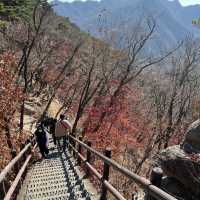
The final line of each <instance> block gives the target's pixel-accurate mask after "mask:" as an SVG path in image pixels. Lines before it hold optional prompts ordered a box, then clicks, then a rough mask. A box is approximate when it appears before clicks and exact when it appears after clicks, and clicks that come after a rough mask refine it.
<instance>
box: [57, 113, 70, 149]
mask: <svg viewBox="0 0 200 200" xmlns="http://www.w3.org/2000/svg"><path fill="white" fill-rule="evenodd" d="M71 131H72V125H71V123H70V122H69V121H68V120H67V119H65V115H63V114H61V115H60V119H59V120H58V121H57V122H56V127H55V138H56V141H58V147H59V148H60V141H61V140H63V151H65V150H66V146H67V135H68V134H69V133H70V132H71Z"/></svg>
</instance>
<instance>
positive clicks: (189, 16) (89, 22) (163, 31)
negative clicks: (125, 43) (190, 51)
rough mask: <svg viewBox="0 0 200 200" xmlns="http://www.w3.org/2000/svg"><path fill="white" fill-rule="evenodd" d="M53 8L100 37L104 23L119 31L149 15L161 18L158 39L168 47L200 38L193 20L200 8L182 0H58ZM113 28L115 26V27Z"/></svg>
mask: <svg viewBox="0 0 200 200" xmlns="http://www.w3.org/2000/svg"><path fill="white" fill-rule="evenodd" d="M52 4H53V5H55V6H54V10H55V12H56V13H57V14H59V15H61V16H65V17H69V18H70V20H71V21H73V22H74V23H76V24H77V25H78V26H79V27H80V28H81V29H82V30H83V31H86V32H90V33H91V34H92V35H94V36H97V37H99V34H98V28H99V27H98V26H101V25H102V23H103V22H102V21H103V20H104V22H105V23H110V24H109V25H110V28H111V29H113V30H115V29H119V24H123V23H124V24H125V23H126V24H127V26H130V27H131V26H132V25H133V23H134V22H133V21H134V19H136V18H138V16H141V17H142V16H144V15H145V14H146V15H151V14H152V15H154V16H157V17H156V21H157V25H158V28H157V29H158V34H157V35H159V36H160V40H163V42H164V43H165V44H167V43H171V44H173V43H174V42H176V41H180V40H182V39H184V38H185V37H186V36H187V35H189V34H193V35H195V36H200V30H199V29H197V28H195V27H194V26H193V25H192V20H193V19H194V18H197V17H199V15H200V5H191V6H187V7H183V6H182V5H181V4H180V2H179V1H178V0H174V1H168V0H134V1H130V0H102V1H100V2H97V1H85V2H82V1H74V2H72V3H69V2H60V1H59V0H55V1H54V2H52ZM144 13H145V14H144ZM100 18H101V19H100ZM106 20H107V21H106ZM113 24H115V26H114V27H111V26H112V25H113Z"/></svg>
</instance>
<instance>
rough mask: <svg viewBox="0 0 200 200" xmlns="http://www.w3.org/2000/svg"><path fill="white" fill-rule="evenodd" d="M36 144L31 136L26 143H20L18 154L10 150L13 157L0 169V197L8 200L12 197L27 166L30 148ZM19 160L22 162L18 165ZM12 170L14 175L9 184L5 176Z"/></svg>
mask: <svg viewBox="0 0 200 200" xmlns="http://www.w3.org/2000/svg"><path fill="white" fill-rule="evenodd" d="M36 146H37V144H36V142H35V138H33V137H32V138H31V140H27V142H26V143H24V144H22V146H21V148H20V149H21V151H20V152H19V154H18V155H17V154H16V150H12V157H13V159H12V160H11V161H10V162H9V163H8V165H7V166H6V167H5V168H4V169H3V170H2V171H1V173H0V192H1V194H0V199H4V200H9V199H11V198H12V196H13V194H14V192H15V190H16V188H17V187H18V186H19V182H20V180H21V179H22V176H23V174H24V173H25V170H26V168H27V166H28V163H29V161H30V160H31V157H32V148H33V151H34V150H35V148H36ZM20 162H21V163H23V165H22V166H20ZM12 171H13V172H14V174H16V177H15V179H14V181H13V182H12V183H11V184H9V181H8V180H7V179H6V177H7V176H8V175H9V174H10V172H12Z"/></svg>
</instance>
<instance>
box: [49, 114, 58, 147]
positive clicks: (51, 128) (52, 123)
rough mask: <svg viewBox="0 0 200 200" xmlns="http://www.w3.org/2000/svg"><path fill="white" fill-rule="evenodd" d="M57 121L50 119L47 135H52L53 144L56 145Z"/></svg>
mask: <svg viewBox="0 0 200 200" xmlns="http://www.w3.org/2000/svg"><path fill="white" fill-rule="evenodd" d="M56 122H57V119H55V118H53V117H51V118H50V119H49V133H50V134H52V138H53V142H54V144H55V145H56V137H55V129H56Z"/></svg>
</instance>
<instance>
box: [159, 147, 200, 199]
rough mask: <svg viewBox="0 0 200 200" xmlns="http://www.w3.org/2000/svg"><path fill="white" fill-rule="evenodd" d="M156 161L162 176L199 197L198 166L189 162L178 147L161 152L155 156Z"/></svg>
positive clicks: (199, 180) (199, 168)
mask: <svg viewBox="0 0 200 200" xmlns="http://www.w3.org/2000/svg"><path fill="white" fill-rule="evenodd" d="M156 161H157V165H160V166H161V168H162V169H163V171H164V174H166V175H167V176H168V177H172V178H174V179H176V180H177V181H179V182H180V183H181V184H183V185H184V187H185V188H186V189H187V190H189V191H191V192H193V193H194V194H195V195H197V196H199V195H200V164H199V163H198V162H195V161H193V160H191V158H190V157H189V156H188V155H187V154H186V153H185V152H184V151H183V150H182V149H181V148H180V146H172V147H169V148H167V149H165V150H163V151H162V152H161V153H160V154H159V155H158V156H157V159H156Z"/></svg>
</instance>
